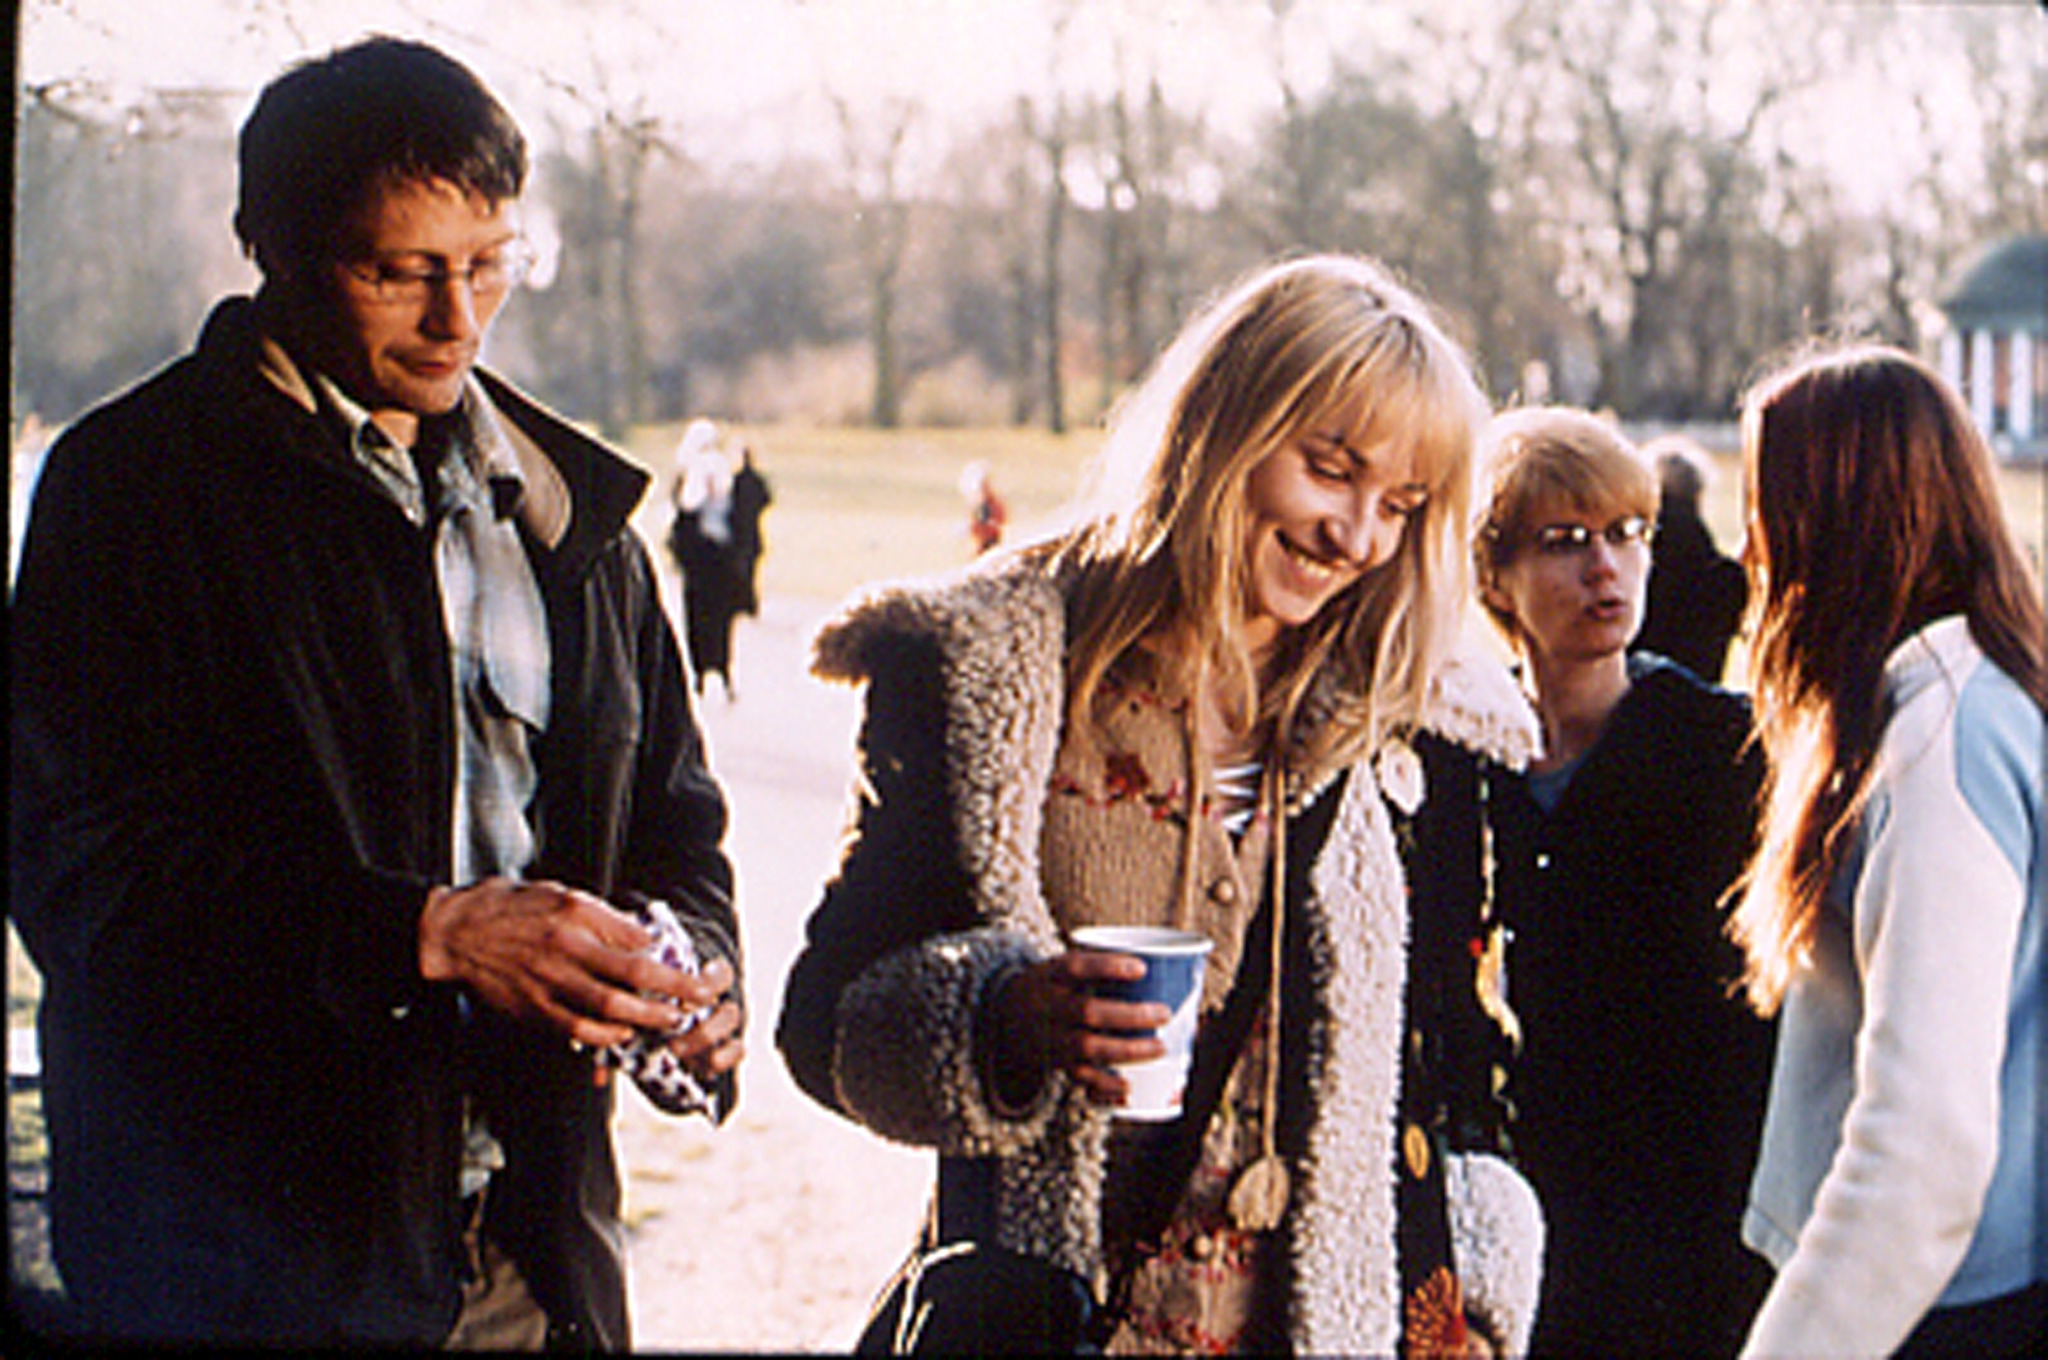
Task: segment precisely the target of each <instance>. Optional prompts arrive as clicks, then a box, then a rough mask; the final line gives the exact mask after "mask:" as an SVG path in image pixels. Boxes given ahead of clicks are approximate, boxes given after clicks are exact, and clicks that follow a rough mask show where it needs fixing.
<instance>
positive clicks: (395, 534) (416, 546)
mask: <svg viewBox="0 0 2048 1360" xmlns="http://www.w3.org/2000/svg"><path fill="white" fill-rule="evenodd" d="M258 352H259V351H258V343H257V339H256V333H255V329H254V322H253V308H252V307H251V305H250V304H249V303H248V302H247V301H246V300H234V301H230V302H228V303H224V304H223V305H222V306H221V307H220V308H219V309H218V310H216V312H215V313H214V315H213V316H212V317H211V318H210V319H209V321H208V323H207V326H206V329H205V332H204V334H203V335H202V337H201V339H200V343H199V346H198V348H197V350H196V351H195V352H194V353H193V354H191V355H188V356H187V357H185V358H183V359H181V360H179V361H178V362H176V363H175V364H173V365H171V366H170V367H169V368H167V369H166V370H164V371H163V372H161V373H159V374H157V375H156V376H154V377H152V378H150V379H148V380H146V381H145V382H143V383H142V384H141V385H139V386H138V387H137V388H136V389H134V390H132V391H130V392H128V393H126V394H124V395H123V396H121V397H119V398H116V399H115V400H113V401H112V402H110V403H108V404H107V405H105V406H104V407H102V408H100V409H98V410H96V411H95V412H93V413H91V414H89V415H88V416H86V417H85V418H83V419H82V420H81V421H80V422H79V423H78V424H77V425H76V427H75V428H74V429H72V430H71V431H70V432H68V433H67V434H66V435H65V436H64V437H63V438H62V439H60V440H59V441H58V443H57V444H56V446H55V447H54V448H53V449H52V451H51V453H50V455H49V459H48V462H47V465H46V467H45V469H44V471H43V474H42V478H41V481H40V485H39V488H38V492H37V498H36V508H35V513H34V518H33V522H32V525H31V528H30V531H29V534H28V537H27V540H26V542H25V544H24V555H23V561H22V566H21V572H20V577H19V583H18V587H17V590H16V594H15V597H14V605H13V615H14V617H13V628H14V638H13V645H12V658H11V665H12V674H13V691H14V692H13V704H12V708H13V728H12V732H13V749H12V756H11V759H12V773H13V812H12V815H11V818H10V822H11V825H10V878H11V885H10V887H11V892H12V895H13V903H14V911H15V914H16V920H17V922H18V924H19V926H20V929H21V931H22V934H23V936H24V937H25V939H26V941H27V943H28V946H29V949H30V952H31V954H32V955H33V957H34V959H35V962H36V964H37V965H38V967H39V968H40V970H41V972H42V975H43V978H44V984H45V992H44V997H43V1003H42V1012H41V1028H42V1045H43V1066H44V1075H45V1101H46V1105H47V1116H48V1121H49V1133H50V1146H51V1161H52V1165H51V1183H50V1198H49V1204H50V1210H51V1217H52V1232H53V1242H54V1249H55V1252H56V1255H57V1261H58V1267H59V1270H60V1273H61V1274H62V1275H63V1277H64V1279H65V1282H66V1286H67V1290H68V1292H69V1293H70V1295H71V1296H72V1298H73V1300H74V1301H75V1303H76V1304H77V1306H78V1310H79V1312H80V1315H81V1320H82V1322H83V1324H84V1325H86V1326H87V1327H90V1328H94V1329H99V1330H109V1329H111V1330H113V1331H115V1332H118V1333H122V1334H130V1335H141V1336H147V1337H195V1338H205V1339H221V1338H244V1339H260V1340H264V1341H271V1342H290V1341H310V1342H328V1341H334V1340H375V1341H389V1342H402V1343H413V1342H424V1343H433V1342H435V1341H438V1340H439V1339H440V1338H441V1337H442V1336H443V1335H444V1334H445V1333H446V1331H447V1329H448V1327H449V1325H450V1324H451V1322H452V1321H453V1319H454V1316H455V1313H456V1311H457V1308H458V1304H459V1298H458V1291H459V1288H460V1272H461V1269H462V1264H461V1263H462V1259H463V1257H462V1252H461V1231H462V1228H463V1226H464V1225H463V1222H462V1219H461V1200H460V1193H459V1189H458V1183H457V1175H458V1170H459V1165H460V1160H461V1150H462V1146H461V1145H462V1135H463V1126H464V1125H463V1101H464V1095H465V1092H468V1093H471V1094H472V1095H473V1098H474V1099H475V1100H477V1101H479V1102H480V1103H481V1105H482V1107H483V1109H484V1110H485V1111H486V1112H487V1115H488V1119H489V1125H490V1127H491V1129H492V1131H493V1133H494V1134H495V1135H496V1136H497V1138H498V1139H499V1141H500V1142H501V1143H502V1144H503V1145H504V1148H505V1152H506V1155H507V1161H508V1165H507V1166H506V1167H505V1169H504V1170H502V1171H500V1172H498V1173H497V1175H496V1176H495V1177H494V1178H493V1180H492V1182H491V1189H490V1193H489V1196H488V1200H487V1203H488V1207H489V1213H490V1222H491V1230H492V1233H493V1235H494V1236H495V1237H496V1238H497V1239H498V1240H499V1241H501V1242H503V1243H504V1244H505V1245H506V1246H507V1248H508V1249H509V1250H511V1251H512V1253H513V1254H514V1257H515V1259H516V1260H517V1261H518V1262H519V1264H520V1266H521V1267H522V1270H523V1272H524V1274H525V1275H526V1276H527V1278H528V1281H529V1283H530V1284H531V1286H532V1288H533V1290H534V1292H535V1294H536V1295H537V1297H538V1298H539V1301H540V1302H541V1303H542V1305H543V1306H544V1307H545V1308H546V1309H547V1311H548V1313H549V1315H550V1319H551V1321H552V1323H553V1325H554V1330H555V1333H556V1339H557V1340H561V1341H567V1342H570V1343H572V1344H578V1343H580V1344H586V1345H600V1346H623V1345H625V1344H627V1334H626V1307H625V1289H624V1272H623V1254H622V1245H623V1233H622V1230H621V1228H620V1225H619V1221H618V1200H619V1172H618V1168H617V1166H616V1164H615V1161H614V1157H613V1153H612V1144H611V1140H610V1137H609V1132H608V1121H609V1118H610V1114H611V1091H610V1089H609V1088H607V1087H600V1086H598V1085H597V1084H596V1082H595V1081H594V1080H593V1075H592V1060H591V1057H590V1055H588V1054H586V1053H579V1052H576V1051H573V1050H572V1049H571V1047H570V1045H569V1044H568V1042H567V1040H566V1039H565V1038H563V1037H562V1036H560V1035H559V1034H558V1033H557V1032H555V1031H552V1030H544V1029H542V1028H540V1027H537V1026H519V1025H514V1024H513V1023H511V1022H510V1021H506V1020H502V1019H501V1018H499V1017H498V1016H497V1015H496V1013H494V1012H491V1011H488V1010H486V1009H484V1008H483V1007H482V1006H481V1005H470V1004H468V1003H467V1000H466V999H465V998H462V997H459V996H458V993H457V990H456V989H455V988H454V987H453V986H450V985H446V984H428V983H426V982H424V981H422V979H421V977H420V971H419V965H418V921H419V914H420V909H421V906H422V904H423V901H424V899H425V896H426V894H427V891H428V888H429V886H430V885H432V884H435V883H443V882H447V881H448V879H449V875H450V857H451V849H450V845H451V827H450V813H451V804H452V789H453V781H454V770H453V752H454V737H453V732H452V728H451V699H450V689H451V678H450V667H449V658H448V649H447V643H446V636H445V632H444V628H443V624H442V619H441V606H440V602H439V596H438V591H437V585H436V577H435V572H434V559H433V547H432V541H431V538H430V537H429V536H428V534H427V533H426V532H425V531H423V530H421V529H419V528H416V527H415V526H414V525H412V524H411V523H409V522H408V521H407V520H406V518H405V517H404V516H403V515H402V514H401V513H400V511H399V510H398V508H397V507H396V506H395V505H394V504H393V503H392V502H391V501H390V500H389V499H387V498H386V497H385V496H384V495H383V494H381V493H380V492H379V491H378V490H377V488H376V487H375V486H374V484H373V483H372V482H371V480H370V479H369V477H368V476H367V475H366V474H365V473H364V472H363V471H362V470H361V469H360V468H358V467H357V466H356V465H355V464H354V463H353V462H352V460H351V459H350V457H349V455H348V453H347V451H346V448H345V446H344V444H343V441H342V439H341V437H340V436H339V435H338V433H337V432H336V431H335V430H334V428H333V427H332V425H331V424H330V423H329V422H326V421H323V420H322V419H320V418H318V417H316V416H315V415H314V414H313V412H312V411H311V410H309V409H307V407H305V406H304V405H302V404H300V403H299V402H297V401H295V400H294V399H293V398H292V397H290V396H288V395H286V393H285V392H284V391H283V390H282V389H281V388H280V387H279V386H278V385H276V384H274V383H273V382H271V381H270V380H268V379H267V378H266V377H265V376H263V375H262V374H261V373H260V372H259V370H258ZM482 381H483V382H484V383H485V386H486V387H487V389H488V391H489V393H490V397H491V400H492V402H493V403H494V404H496V405H497V407H498V409H499V411H500V412H501V414H503V415H504V416H505V417H506V418H507V419H508V420H509V421H510V422H511V423H512V424H513V425H514V426H515V427H517V429H518V430H520V431H523V432H524V433H525V434H526V435H527V436H528V437H529V438H530V439H531V440H532V441H533V442H534V443H535V444H537V445H538V446H539V447H540V448H541V449H542V450H543V451H544V452H545V454H546V456H547V457H548V459H549V460H550V461H551V462H552V463H553V464H554V465H555V466H556V467H557V468H558V469H559V471H560V473H561V475H562V477H563V479H564V480H565V482H566V483H567V486H568V489H569V492H570V496H571V502H572V505H573V518H572V520H571V522H570V524H569V526H568V528H567V530H566V532H565V533H564V534H563V535H562V536H561V537H560V538H559V539H558V541H557V542H556V544H555V546H554V547H552V548H549V547H547V546H544V545H543V544H541V543H540V542H539V541H538V540H536V539H535V538H534V536H533V535H532V534H531V532H529V531H528V530H527V529H526V527H525V526H523V525H522V529H521V534H522V538H523V539H524V541H525V543H526V546H527V550H528V555H529V557H530V560H531V561H532V563H533V568H534V572H535V575H536V577H537V579H538V580H539V583H540V588H541V592H542V595H543V597H544V599H545V601H546V605H547V615H548V628H549V633H550V642H551V645H552V648H553V652H552V660H551V667H552V677H553V691H552V699H551V708H550V715H549V719H548V724H547V729H546V731H545V733H544V734H543V735H542V736H541V737H540V739H539V740H538V741H537V743H536V749H535V758H536V763H537V765H538V768H539V773H540V792H539V795H538V797H537V800H536V801H537V807H536V810H535V823H536V830H537V840H538V844H539V852H538V860H537V862H536V863H535V864H534V865H533V866H532V867H531V869H530V870H529V872H528V875H527V876H528V877H530V878H533V879H555V880H559V881H562V882H565V883H569V884H572V885H575V886H578V887H583V888H587V889H589V890H591V891H593V892H596V893H598V894H601V895H603V896H605V897H606V898H607V899H609V900H612V901H615V902H620V903H626V902H631V901H633V900H635V899H636V898H639V897H661V898H665V899H667V900H668V901H669V902H670V903H671V904H673V905H674V906H675V907H676V908H677V911H678V914H679V915H680V916H681V917H682V918H683V919H684V920H685V922H686V923H688V924H689V925H690V927H691V928H692V929H693V931H695V932H696V934H697V935H698V944H699V947H700V950H705V951H709V952H715V953H718V954H722V955H724V956H726V957H728V958H731V959H732V960H733V961H734V963H735V966H737V963H738V953H737V924H736V920H735V917H734V912H733V908H732V902H731V882H732V876H731V869H730V866H729V865H728V863H727V861H726V859H725V858H724V856H723V854H722V852H721V851H720V849H719V844H720V841H721V839H722V838H723V835H724V830H725V804H724V800H723V797H722V795H721V793H720V792H719V789H718V787H717V785H716V784H715V783H714V781H713V779H712V777H711V775H710V774H709V772H708V771H707V770H706V768H705V764H704V757H703V750H702V743H701V740H700V737H699V733H698V730H697V728H696V725H695V720H694V718H693V716H692V714H691V713H690V711H689V706H688V697H687V689H686V687H685V685H684V682H683V676H682V670H681V664H680V661H679V658H678V653H677V650H676V646H675V641H674V638H673V635H672V633H671V631H670V629H669V626H668V624H667V621H666V619H665V617H664V615H663V613H662V610H661V607H660V604H659V602H658V594H657V591H656V585H655V581H654V578H653V574H652V567H651V565H650V562H649V559H648V555H647V553H646V551H645V550H644V548H643V547H642V545H641V543H640V541H639V540H638V539H637V538H636V537H635V536H634V535H633V534H632V533H630V532H629V531H628V530H627V528H626V522H627V516H628V515H629V513H630V512H631V510H632V508H633V506H634V505H635V504H636V502H637V501H638V499H639V497H640V495H641V492H642V490H643V489H644V485H645V482H646V478H645V475H644V474H642V473H641V472H639V471H638V470H637V469H634V468H632V467H630V466H629V465H627V464H625V463H623V462H622V461H620V460H619V459H617V458H616V457H615V456H614V455H613V454H611V453H610V452H608V451H607V450H606V449H604V448H603V447H602V446H601V445H599V444H597V443H596V442H594V441H593V440H591V439H588V438H586V437H585V436H583V435H581V434H580V433H578V432H577V431H575V430H574V429H572V428H570V427H569V426H568V425H566V424H565V423H563V422H562V421H560V420H559V419H557V418H555V417H554V416H552V415H550V414H549V413H547V412H545V411H543V410H541V409H540V408H539V407H537V406H535V405H534V404H533V403H531V402H530V401H528V400H526V399H525V398H523V397H521V396H520V395H518V394H517V393H515V392H513V391H512V390H510V389H509V388H507V387H506V386H505V385H504V384H502V383H500V382H497V381H496V380H494V379H491V378H489V377H484V378H483V379H482ZM465 1013H467V1018H465ZM728 1094H729V1092H728Z"/></svg>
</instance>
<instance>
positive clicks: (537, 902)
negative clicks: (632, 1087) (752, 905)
mask: <svg viewBox="0 0 2048 1360" xmlns="http://www.w3.org/2000/svg"><path fill="white" fill-rule="evenodd" d="M652 942H653V937H652V936H651V935H650V934H649V933H648V932H647V931H646V930H644V929H642V928H641V926H640V925H639V924H638V923H637V922H635V921H634V920H633V918H632V917H630V916H628V915H626V914H625V913H624V912H621V911H619V910H617V909H616V908H614V907H611V906H609V905H607V904H606V903H605V902H604V901H603V900H602V899H600V898H598V897H595V896H593V895H591V894H590V893H586V892H580V891H578V890H576V889H574V888H568V887H564V886H563V885H561V884H559V883H519V882H515V881H513V880H511V879H506V878H489V879H485V880H484V881H483V882H481V883H477V884H473V885H471V886H469V887H466V888H446V887H438V888H435V889H433V890H432V891H431V892H429V893H428V894H427V904H426V908H425V910H423V911H422V912H421V913H420V955H419V957H420V974H421V975H422V976H423V977H425V978H426V979H427V980H428V981H429V982H459V983H462V984H464V985H466V986H467V987H468V988H469V989H470V991H471V992H472V993H473V994H475V996H476V997H477V999H478V1000H480V1001H482V1002H483V1003H484V1004H485V1005H487V1006H490V1007H492V1008H493V1009H494V1010H499V1011H503V1012H504V1013H505V1014H507V1015H511V1016H516V1017H519V1018H521V1019H526V1020H537V1021H540V1022H542V1023H544V1024H548V1025H552V1026H554V1027H555V1028H556V1029H559V1030H561V1031H562V1032H563V1033H564V1034H566V1035H568V1036H569V1037H570V1038H571V1039H573V1040H575V1041H576V1042H578V1043H581V1044H585V1045H588V1046H589V1047H591V1048H609V1047H610V1046H611V1045H613V1044H618V1043H623V1042H625V1041H626V1040H627V1039H629V1038H631V1037H632V1035H633V1031H635V1030H638V1029H652V1030H671V1029H674V1028H675V1027H676V1026H677V1025H679V1024H681V1023H682V1020H683V1017H684V1016H685V1015H687V1014H688V1013H690V1012H691V1011H694V1010H697V1009H698V1008H700V1007H703V1006H708V1005H712V1004H713V1003H716V1002H719V1001H720V999H721V998H722V997H723V996H724V995H725V993H726V992H727V991H728V990H730V988H731V986H732V969H731V966H730V965H722V971H714V969H718V968H720V967H721V965H714V966H713V968H707V969H706V970H705V971H704V972H703V973H702V974H699V975H696V976H693V975H691V974H689V973H686V972H683V971H682V970H680V969H676V968H670V967H667V966H665V965H663V964H661V963H658V962H656V961H655V960H654V959H651V958H647V957H643V956H640V955H639V954H637V953H636V952H635V951H637V950H641V949H645V948H646V947H647V946H648V945H649V944H651V943H652ZM720 978H723V983H722V985H721V984H720V982H719V979H720ZM642 993H651V994H653V996H665V997H674V998H675V1001H676V1004H675V1005H670V1004H668V1003H667V1002H664V1001H659V1000H655V999H653V997H652V996H646V995H642ZM728 1010H729V1011H731V1012H732V1015H731V1016H729V1017H725V1014H724V1013H725V1012H726V1011H728ZM738 1011H739V1008H738V1007H737V1006H735V1005H733V1004H732V1003H731V1002H729V1001H727V1002H725V1003H724V1004H723V1005H720V1006H719V1008H718V1010H717V1011H716V1012H714V1013H713V1014H712V1015H711V1016H710V1017H708V1018H707V1019H706V1020H705V1021H704V1023H703V1024H701V1025H699V1026H698V1027H697V1029H696V1030H694V1031H692V1033H691V1034H688V1035H684V1036H681V1037H680V1038H679V1039H678V1040H677V1042H678V1043H679V1044H682V1043H692V1041H694V1043H692V1053H693V1058H694V1060H697V1061H717V1060H719V1059H720V1058H721V1056H722V1053H721V1047H722V1044H724V1043H732V1044H735V1045H736V1044H737V1040H736V1039H735V1038H733V1037H732V1036H734V1035H736V1033H737V1031H738V1028H739V1015H738ZM721 1017H724V1018H723V1020H722V1022H721ZM706 1030H709V1031H710V1033H709V1034H707V1035H706V1037H705V1038H704V1039H701V1040H698V1039H696V1035H697V1034H698V1033H699V1032H702V1031H706ZM679 1056H680V1054H679ZM737 1061H739V1056H738V1054H737V1053H734V1054H733V1055H732V1056H731V1057H730V1058H729V1059H726V1060H724V1063H725V1066H724V1067H714V1068H713V1069H712V1070H714V1071H723V1070H725V1067H730V1066H731V1065H732V1063H735V1062H737Z"/></svg>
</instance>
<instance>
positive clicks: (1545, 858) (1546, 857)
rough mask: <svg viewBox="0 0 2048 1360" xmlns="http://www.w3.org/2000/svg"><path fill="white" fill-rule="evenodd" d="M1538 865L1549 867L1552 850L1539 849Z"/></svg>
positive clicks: (1540, 867)
mask: <svg viewBox="0 0 2048 1360" xmlns="http://www.w3.org/2000/svg"><path fill="white" fill-rule="evenodd" d="M1536 867H1537V868H1539V869H1548V868H1549V867H1550V852H1549V851H1548V850H1538V851H1537V852H1536Z"/></svg>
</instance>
